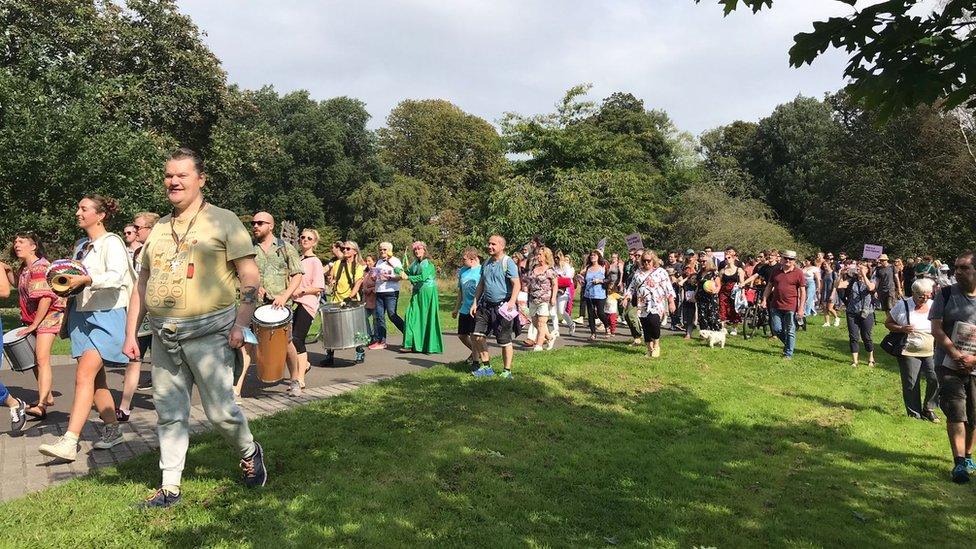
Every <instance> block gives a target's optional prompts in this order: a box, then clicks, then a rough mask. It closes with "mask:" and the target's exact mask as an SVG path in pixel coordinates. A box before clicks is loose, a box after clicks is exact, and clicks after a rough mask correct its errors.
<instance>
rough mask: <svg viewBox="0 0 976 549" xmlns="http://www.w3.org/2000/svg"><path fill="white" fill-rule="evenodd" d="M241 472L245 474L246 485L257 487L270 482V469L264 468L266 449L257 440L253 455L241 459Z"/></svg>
mask: <svg viewBox="0 0 976 549" xmlns="http://www.w3.org/2000/svg"><path fill="white" fill-rule="evenodd" d="M241 473H242V474H243V476H244V486H247V487H248V488H257V487H259V486H264V485H265V484H266V483H267V482H268V471H267V469H265V468H264V450H262V449H261V445H260V444H258V443H257V442H255V443H254V453H253V454H251V457H249V458H246V459H241Z"/></svg>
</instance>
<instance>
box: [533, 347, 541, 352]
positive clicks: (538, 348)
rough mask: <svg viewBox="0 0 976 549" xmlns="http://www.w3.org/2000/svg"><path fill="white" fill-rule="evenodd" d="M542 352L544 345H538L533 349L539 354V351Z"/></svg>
mask: <svg viewBox="0 0 976 549" xmlns="http://www.w3.org/2000/svg"><path fill="white" fill-rule="evenodd" d="M541 350H542V345H536V346H535V347H532V351H534V352H538V351H541Z"/></svg>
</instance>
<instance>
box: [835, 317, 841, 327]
mask: <svg viewBox="0 0 976 549" xmlns="http://www.w3.org/2000/svg"><path fill="white" fill-rule="evenodd" d="M838 326H840V317H837V318H835V319H834V328H836V327H838Z"/></svg>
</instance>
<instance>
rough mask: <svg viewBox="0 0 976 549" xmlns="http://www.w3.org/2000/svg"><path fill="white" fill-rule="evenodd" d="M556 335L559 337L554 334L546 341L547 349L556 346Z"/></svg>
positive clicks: (549, 349)
mask: <svg viewBox="0 0 976 549" xmlns="http://www.w3.org/2000/svg"><path fill="white" fill-rule="evenodd" d="M557 337H559V336H558V335H554V336H552V337H550V338H549V341H547V342H546V350H547V351H551V350H552V348H553V347H555V346H556V338H557Z"/></svg>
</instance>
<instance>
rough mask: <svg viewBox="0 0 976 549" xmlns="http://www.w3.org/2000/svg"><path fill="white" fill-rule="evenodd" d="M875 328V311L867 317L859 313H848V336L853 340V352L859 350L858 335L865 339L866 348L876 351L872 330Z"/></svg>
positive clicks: (868, 350)
mask: <svg viewBox="0 0 976 549" xmlns="http://www.w3.org/2000/svg"><path fill="white" fill-rule="evenodd" d="M872 329H874V313H871V314H869V315H868V317H867V318H864V317H862V316H861V315H860V314H858V313H847V338H848V339H850V340H851V352H852V353H856V352H858V350H859V349H858V344H857V340H858V335H860V339H863V340H864V349H865V350H866V351H867V352H869V353H873V352H874V341H873V340H872V339H871V330H872Z"/></svg>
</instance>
